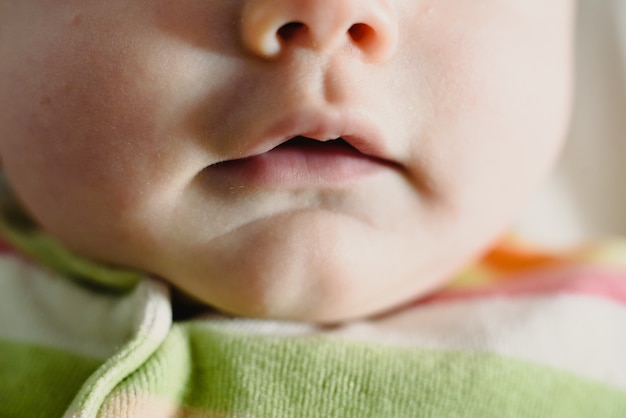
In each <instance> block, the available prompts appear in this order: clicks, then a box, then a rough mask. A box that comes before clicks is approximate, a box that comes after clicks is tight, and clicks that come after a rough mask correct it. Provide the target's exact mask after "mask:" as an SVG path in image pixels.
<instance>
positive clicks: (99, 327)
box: [0, 255, 169, 359]
mask: <svg viewBox="0 0 626 418" xmlns="http://www.w3.org/2000/svg"><path fill="white" fill-rule="evenodd" d="M0 295H1V298H2V303H0V338H2V339H5V340H10V341H11V340H12V341H18V342H24V343H30V344H38V345H43V346H48V347H54V348H58V349H63V350H67V351H70V352H74V353H77V354H82V355H85V356H89V357H92V358H96V359H106V358H108V357H110V356H111V355H113V354H114V353H115V352H116V351H117V350H118V349H119V348H120V347H121V346H122V345H123V344H124V343H126V342H127V341H128V340H130V339H131V338H132V337H133V336H134V335H135V334H136V333H137V332H139V331H140V330H139V328H140V327H141V326H142V321H143V314H144V312H145V310H146V308H147V305H148V304H149V303H152V304H154V303H156V302H159V303H160V304H164V305H167V306H166V308H167V309H169V301H168V300H167V296H166V292H165V291H164V290H163V289H159V286H157V285H155V284H154V283H151V282H149V281H146V282H144V283H142V284H140V285H139V286H138V287H137V288H136V289H135V290H133V291H132V292H130V293H128V294H127V295H124V296H123V297H121V296H112V295H103V294H99V293H97V292H91V291H89V290H88V289H84V288H82V287H80V286H77V285H76V284H74V283H72V282H71V281H69V280H67V279H64V278H60V277H57V276H55V275H54V274H52V273H50V272H47V271H45V270H42V269H40V268H38V267H37V266H34V265H31V264H29V263H27V262H24V261H23V260H20V259H18V258H16V257H15V256H11V255H8V256H7V255H3V256H0ZM155 301H156V302H155Z"/></svg>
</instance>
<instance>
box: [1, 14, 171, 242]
mask: <svg viewBox="0 0 626 418" xmlns="http://www.w3.org/2000/svg"><path fill="white" fill-rule="evenodd" d="M50 20H51V21H50V22H48V23H46V22H34V23H35V24H36V23H41V25H42V26H43V29H42V32H38V33H34V34H30V33H28V32H27V31H25V30H24V31H16V32H14V33H13V38H12V39H9V40H8V41H12V40H13V39H14V40H16V42H17V41H19V45H21V47H20V48H18V49H15V50H14V51H13V52H12V54H11V55H10V56H9V59H7V60H5V63H4V65H3V66H2V68H0V137H1V139H0V155H2V156H3V160H4V161H3V164H4V166H5V169H6V172H7V175H8V176H9V177H10V179H11V181H12V183H13V184H14V185H15V188H16V189H17V193H18V194H19V195H20V197H21V198H22V199H23V200H24V201H25V202H26V204H27V206H28V207H29V209H31V211H32V212H33V213H34V215H35V216H36V217H37V218H38V219H39V220H40V221H41V222H42V223H43V224H44V225H46V226H50V227H52V228H51V229H58V230H60V231H65V230H70V229H71V228H69V226H68V224H76V223H84V225H93V223H94V221H93V219H94V218H95V219H102V220H106V219H110V218H111V216H116V217H119V216H122V214H123V213H124V211H131V210H133V208H136V205H137V204H138V202H139V201H140V197H141V195H142V194H144V193H147V191H148V190H150V189H151V187H152V185H153V184H161V186H162V185H163V184H164V183H165V180H164V179H165V178H167V175H168V172H167V170H166V167H174V166H175V164H174V161H175V160H176V158H178V156H177V154H176V153H175V152H169V151H170V150H169V149H168V147H169V143H168V142H167V141H165V140H164V139H163V138H164V137H165V135H163V132H162V126H163V124H162V123H161V122H160V118H161V117H162V116H163V115H162V114H161V113H160V112H159V108H160V107H159V106H160V105H161V104H162V102H164V101H166V100H167V99H168V98H169V97H168V93H169V91H168V89H167V87H158V88H157V87H155V86H159V83H154V82H153V81H154V77H155V74H154V73H153V72H152V70H151V66H149V65H145V64H146V63H145V61H144V60H143V59H142V58H143V56H142V55H140V54H137V51H145V50H148V51H151V50H152V49H151V48H153V47H154V45H152V44H141V38H140V37H137V36H134V37H130V36H128V34H127V33H124V30H126V29H127V28H126V27H124V26H123V25H122V26H119V27H118V28H117V29H116V30H115V31H111V30H107V27H106V26H107V25H106V23H102V25H103V27H96V28H94V27H92V26H86V25H88V24H89V18H88V15H85V16H84V17H83V20H80V22H81V25H80V26H78V27H77V26H75V21H74V20H72V19H69V18H68V19H61V18H58V19H54V18H53V17H51V19H50ZM47 25H49V26H50V27H48V26H47ZM53 29H54V30H53ZM91 32H93V33H98V35H97V37H96V35H91V34H90V33H91ZM41 33H50V34H53V35H50V37H49V39H48V40H47V42H45V43H42V42H41V39H40V37H41ZM124 38H127V39H135V40H136V41H135V42H136V43H135V44H133V43H129V42H128V41H126V42H125V43H124V44H122V39H124ZM68 45H71V47H68ZM6 56H7V55H5V54H3V55H2V57H3V58H4V57H6ZM157 192H158V189H157ZM102 223H104V221H103V222H102ZM106 227H107V226H103V228H106ZM61 235H63V233H62V234H61Z"/></svg>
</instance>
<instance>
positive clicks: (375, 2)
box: [241, 0, 398, 61]
mask: <svg viewBox="0 0 626 418" xmlns="http://www.w3.org/2000/svg"><path fill="white" fill-rule="evenodd" d="M241 38H242V41H243V44H244V46H245V47H246V48H247V49H248V50H249V51H250V52H252V53H253V54H256V55H257V56H260V57H263V58H274V57H277V56H280V55H281V54H282V53H284V52H285V51H286V50H288V49H290V48H292V47H302V48H310V49H313V50H316V51H318V52H329V51H332V50H333V49H335V48H339V47H340V46H342V45H346V44H348V45H350V46H352V47H354V48H356V49H358V50H360V51H361V53H362V54H363V55H364V56H365V57H367V59H368V60H370V61H384V60H386V59H388V58H389V57H390V56H391V55H392V54H393V53H394V51H395V49H396V44H397V41H398V22H397V20H396V17H395V14H394V12H393V10H392V9H391V7H390V6H389V4H388V0H249V1H248V2H247V3H246V4H245V5H244V9H243V15H242V22H241Z"/></svg>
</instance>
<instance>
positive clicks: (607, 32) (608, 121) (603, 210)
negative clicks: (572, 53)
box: [517, 0, 626, 247]
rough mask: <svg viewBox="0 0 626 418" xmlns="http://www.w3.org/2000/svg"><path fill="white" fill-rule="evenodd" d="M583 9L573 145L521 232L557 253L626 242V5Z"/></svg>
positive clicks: (596, 0) (589, 3) (609, 2)
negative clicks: (605, 241)
mask: <svg viewBox="0 0 626 418" xmlns="http://www.w3.org/2000/svg"><path fill="white" fill-rule="evenodd" d="M578 3H579V8H578V28H577V58H576V60H577V75H576V77H577V81H576V99H575V105H574V110H573V112H574V113H573V118H572V126H571V132H570V135H569V141H568V143H567V144H566V147H565V150H564V153H563V156H562V158H561V160H560V163H559V165H558V166H557V168H556V171H555V172H554V174H553V175H552V177H551V178H550V179H549V180H548V181H547V183H546V184H545V185H544V187H543V188H542V189H541V190H540V191H539V193H538V194H537V195H536V196H535V198H534V200H533V201H531V203H530V204H529V206H528V207H527V208H526V210H525V212H524V214H523V216H522V218H521V219H520V221H519V223H518V225H517V233H518V235H520V236H521V237H522V238H525V239H528V240H530V241H537V242H539V243H541V244H542V245H548V246H552V247H566V246H569V245H575V244H577V243H579V242H581V241H586V240H589V239H602V238H606V237H615V236H616V235H621V236H625V237H626V0H579V1H578Z"/></svg>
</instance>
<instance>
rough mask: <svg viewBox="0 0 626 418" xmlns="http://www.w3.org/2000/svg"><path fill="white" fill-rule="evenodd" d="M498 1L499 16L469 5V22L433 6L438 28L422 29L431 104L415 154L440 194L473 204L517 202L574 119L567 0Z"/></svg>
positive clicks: (449, 201)
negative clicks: (542, 2)
mask: <svg viewBox="0 0 626 418" xmlns="http://www.w3.org/2000/svg"><path fill="white" fill-rule="evenodd" d="M449 3H452V2H449ZM492 3H494V4H493V7H494V8H496V10H497V11H496V12H494V13H493V14H492V15H488V14H485V16H492V17H491V18H486V17H483V16H482V14H484V10H483V11H482V12H481V8H476V9H477V10H473V9H472V8H468V9H467V10H465V9H463V10H464V11H465V12H466V13H463V16H464V17H465V18H466V19H467V23H466V24H464V23H459V24H458V25H449V26H446V25H445V24H444V23H445V19H443V18H442V20H441V21H440V22H437V13H435V15H434V16H432V19H433V21H432V23H431V24H432V25H433V27H431V28H430V29H431V31H430V32H422V33H420V34H418V35H417V36H421V37H422V38H421V39H422V41H421V42H427V43H428V45H427V46H426V47H422V48H421V50H422V51H426V53H427V54H428V56H427V57H421V59H422V60H423V61H425V62H428V63H429V66H430V68H428V74H429V79H428V85H429V86H430V88H429V94H430V95H431V97H430V100H431V103H432V106H433V108H432V113H431V115H428V117H426V118H423V119H422V120H421V121H420V124H419V125H418V127H417V131H418V132H419V140H416V143H417V144H418V146H416V147H415V148H414V159H415V161H418V162H419V164H421V165H423V166H426V167H428V168H427V169H426V170H425V171H427V172H429V173H431V174H430V175H431V183H432V187H433V189H435V190H436V191H438V192H439V193H438V196H439V198H440V199H441V200H442V202H444V203H446V204H448V205H451V206H452V205H454V206H457V207H458V206H463V205H466V206H471V207H472V208H473V209H472V211H469V212H473V211H474V210H478V208H479V206H480V203H481V201H482V202H484V201H485V199H487V200H488V199H494V198H496V197H497V198H498V199H500V198H501V199H502V200H506V201H508V202H510V204H509V205H510V206H511V207H512V206H514V205H515V204H518V203H519V202H520V200H521V199H522V198H523V197H525V195H527V194H528V193H529V191H530V189H531V188H532V187H533V186H535V185H536V183H537V181H538V180H539V178H540V177H542V176H543V175H544V174H545V171H546V170H547V168H548V167H549V166H550V164H551V163H552V161H553V160H554V158H555V155H556V153H557V151H558V149H559V146H560V144H561V143H562V141H563V138H564V136H565V132H566V129H567V125H568V119H569V106H570V94H571V91H570V89H571V79H572V74H571V68H570V67H571V61H572V57H571V21H570V17H571V16H570V14H568V13H564V12H563V10H565V9H566V8H564V7H563V2H560V3H559V2H556V3H559V5H558V6H550V7H549V6H546V7H545V9H546V10H545V11H541V12H539V8H538V7H534V8H529V9H533V10H534V14H532V13H530V11H529V10H524V13H522V12H521V11H519V10H515V13H512V12H511V11H510V10H509V9H511V7H508V8H507V7H504V6H503V3H505V2H503V1H499V2H497V1H494V2H492ZM444 4H445V3H444ZM444 4H442V5H441V8H442V9H445V5H444ZM460 7H461V6H460ZM498 7H499V9H500V10H498V9H497V8H498ZM551 7H553V8H554V11H551V10H550V9H551ZM556 10H560V13H556ZM440 12H441V14H442V15H445V13H444V12H446V10H441V11H440ZM447 12H448V13H451V14H452V11H447ZM457 15H459V16H460V15H461V13H460V12H459V13H457ZM557 15H558V17H555V16H557ZM508 210H510V207H509V208H508Z"/></svg>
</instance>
